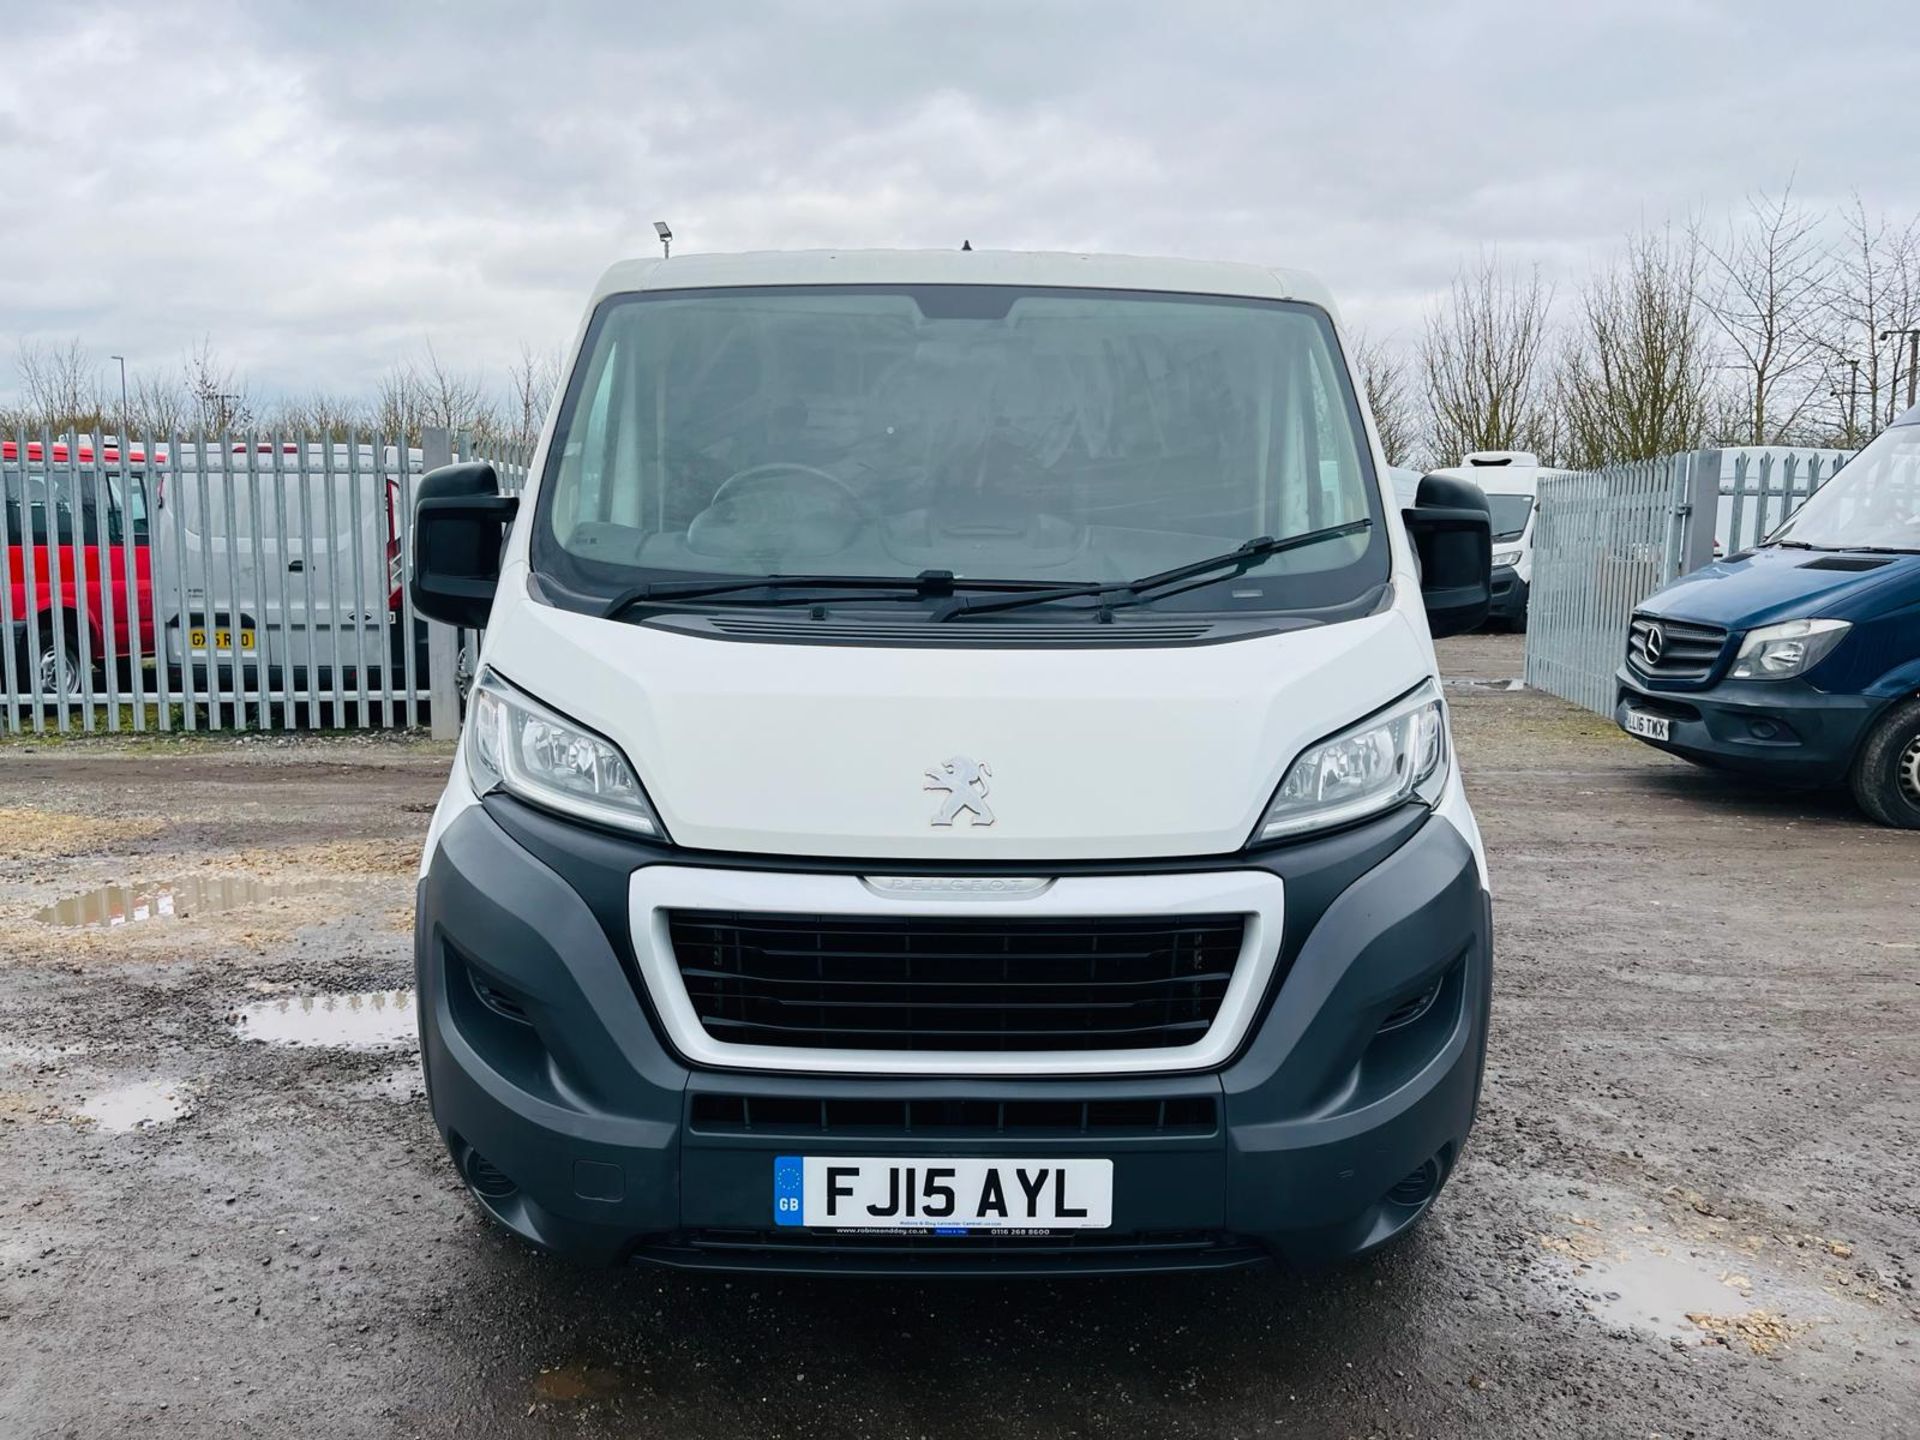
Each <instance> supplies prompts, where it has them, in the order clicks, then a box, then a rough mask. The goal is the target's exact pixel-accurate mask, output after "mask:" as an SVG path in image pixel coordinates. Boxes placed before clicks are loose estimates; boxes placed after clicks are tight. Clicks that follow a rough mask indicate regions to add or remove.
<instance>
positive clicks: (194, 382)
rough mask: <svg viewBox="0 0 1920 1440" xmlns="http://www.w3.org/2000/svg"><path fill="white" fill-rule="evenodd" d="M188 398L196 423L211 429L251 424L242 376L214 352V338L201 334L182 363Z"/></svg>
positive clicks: (242, 427) (230, 428)
mask: <svg viewBox="0 0 1920 1440" xmlns="http://www.w3.org/2000/svg"><path fill="white" fill-rule="evenodd" d="M182 368H183V370H184V372H185V376H186V383H187V399H188V401H189V403H190V404H191V405H192V406H193V411H194V419H195V421H196V423H198V424H199V425H200V426H202V427H203V428H204V429H206V430H207V431H209V432H211V433H215V434H219V433H224V432H226V431H230V430H245V429H247V428H248V427H249V426H251V425H252V424H253V419H254V414H253V401H252V400H251V398H249V396H248V394H247V382H246V380H245V378H244V377H240V376H236V375H235V374H234V371H233V367H232V366H231V365H228V364H226V363H225V362H223V361H222V360H221V359H220V358H219V356H218V355H216V354H215V353H214V349H213V338H212V337H211V336H207V335H203V336H201V337H200V342H199V343H198V344H197V345H195V346H194V347H193V348H192V349H191V350H189V351H188V352H187V358H186V360H185V362H184V364H183V367H182Z"/></svg>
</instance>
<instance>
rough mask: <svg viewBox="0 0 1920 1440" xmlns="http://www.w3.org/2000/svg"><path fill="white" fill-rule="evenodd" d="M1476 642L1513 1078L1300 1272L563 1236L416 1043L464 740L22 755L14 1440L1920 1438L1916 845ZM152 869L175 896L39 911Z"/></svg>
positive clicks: (11, 1263) (12, 839)
mask: <svg viewBox="0 0 1920 1440" xmlns="http://www.w3.org/2000/svg"><path fill="white" fill-rule="evenodd" d="M1442 648H1443V651H1444V653H1445V661H1446V666H1447V669H1448V672H1449V675H1450V677H1451V678H1450V684H1449V695H1450V697H1451V699H1452V700H1453V703H1454V707H1455V720H1456V726H1457V732H1458V737H1459V745H1460V750H1461V754H1462V756H1463V759H1464V763H1465V765H1466V767H1467V770H1468V778H1469V785H1470V788H1471V790H1472V793H1473V797H1474V802H1475V805H1476V808H1477V810H1478V812H1479V816H1480V819H1481V823H1482V825H1483V826H1484V828H1485V831H1486V837H1487V843H1488V847H1489V850H1490V852H1491V862H1492V867H1493V876H1494V889H1495V900H1496V907H1497V926H1498V960H1497V966H1498V969H1497V976H1496V981H1495V992H1496V993H1495V1002H1494V1029H1493V1037H1492V1047H1491V1057H1490V1062H1489V1064H1490V1069H1489V1075H1488V1083H1487V1090H1486V1097H1485V1102H1484V1105H1483V1108H1482V1112H1481V1117H1480V1124H1479V1128H1478V1129H1477V1130H1476V1132H1475V1135H1474V1139H1473V1142H1472V1144H1471V1145H1470V1146H1469V1148H1468V1150H1467V1152H1466V1154H1465V1157H1464V1159H1463V1161H1462V1163H1461V1166H1460V1168H1459V1170H1458V1172H1457V1174H1456V1176H1455V1178H1454V1180H1453V1183H1452V1184H1451V1186H1450V1187H1449V1189H1448V1191H1447V1193H1446V1194H1445V1195H1444V1196H1443V1197H1442V1199H1441V1201H1440V1204H1439V1206H1438V1207H1437V1209H1436V1211H1435V1212H1434V1214H1433V1215H1432V1217H1431V1219H1430V1220H1429V1222H1428V1223H1427V1225H1426V1226H1425V1227H1424V1229H1423V1230H1422V1231H1421V1232H1420V1233H1419V1235H1418V1236H1417V1237H1416V1238H1414V1239H1413V1240H1411V1241H1410V1242H1409V1243H1408V1244H1406V1245H1404V1246H1402V1247H1401V1248H1399V1249H1398V1250H1396V1251H1395V1252H1393V1253H1392V1254H1390V1255H1388V1256H1387V1257H1385V1258H1383V1259H1382V1260H1380V1261H1378V1262H1376V1263H1374V1264H1371V1265H1367V1266H1362V1267H1359V1268H1356V1269H1353V1270H1350V1271H1346V1272H1342V1273H1339V1274H1336V1275H1333V1276H1320V1277H1315V1278H1309V1279H1300V1278H1295V1277H1292V1276H1289V1275H1286V1274H1283V1273H1279V1272H1275V1271H1266V1272H1255V1273H1247V1274H1240V1275H1234V1276H1229V1277H1213V1278H1195V1279H1177V1280H1176V1279H1157V1280H1152V1281H1087V1282H1080V1283H1059V1284H1036V1283H1014V1282H1006V1283H997V1284H988V1283H960V1284H948V1285H932V1284H907V1283H887V1284H882V1283H875V1282H840V1283H828V1282H798V1281H754V1280H750V1279H740V1278H736V1279H734V1280H732V1281H731V1282H729V1281H727V1280H723V1279H704V1278H697V1277H679V1276H673V1275H666V1274H660V1273H654V1272H641V1271H636V1272H632V1273H619V1274H605V1273H589V1272H581V1271H577V1270H574V1269H572V1268H569V1267H568V1266H566V1265H563V1264H559V1263H556V1262H553V1261H551V1260H547V1259H543V1258H541V1257H539V1256H536V1255H534V1254H531V1253H530V1252H528V1251H526V1250H525V1249H523V1248H522V1247H521V1246H519V1245H518V1244H517V1243H515V1242H513V1241H511V1240H509V1239H507V1238H505V1237H502V1236H501V1235H499V1234H497V1233H495V1232H494V1231H493V1230H492V1229H491V1228H489V1227H488V1226H487V1225H486V1224H484V1223H483V1222H482V1221H481V1220H480V1219H478V1218H477V1216H476V1214H475V1212H474V1211H473V1210H472V1209H471V1208H470V1207H469V1206H468V1205H467V1203H466V1201H465V1200H464V1198H463V1196H462V1193H461V1191H460V1189H459V1188H458V1186H457V1185H456V1184H455V1182H454V1178H453V1174H452V1170H451V1168H450V1166H449V1165H448V1163H447V1161H446V1158H445V1156H444V1154H443V1153H442V1151H441V1149H440V1147H439V1145H438V1143H437V1141H436V1139H435V1137H434V1135H433V1133H432V1130H431V1126H430V1123H429V1121H428V1118H427V1114H426V1109H425V1104H424V1101H423V1100H422V1099H421V1097H420V1092H419V1086H418V1079H417V1069H416V1067H415V1064H414V1059H413V1054H412V1051H411V1049H410V1048H409V1047H408V1044H407V1043H406V1042H404V1041H402V1042H400V1043H397V1044H396V1043H393V1042H394V1037H395V1036H396V1035H404V1033H405V1031H406V1029H407V1026H408V1025H409V1024H410V1015H409V1011H408V1003H409V997H408V996H407V995H406V994H405V993H404V989H403V987H405V986H406V985H407V984H408V982H409V979H410V971H411V959H410V953H409V937H408V933H407V926H408V923H409V922H408V915H409V901H410V895H411V874H412V867H413V862H414V858H415V855H416V853H417V848H418V844H419V840H420V836H421V834H422V833H423V831H424V829H425V826H426V821H427V813H428V810H429V808H430V806H431V803H432V801H433V798H434V796H435V794H436V792H437V791H438V788H439V785H440V777H441V774H442V771H443V770H444V767H445V764H446V753H447V752H446V750H445V748H444V747H434V746H431V745H426V744H423V743H418V742H414V743H402V742H391V741H375V742H367V741H341V740H306V741H299V742H291V743H289V742H286V741H280V740H272V741H253V742H248V743H234V742H231V741H206V740H199V741H179V742H143V743H138V744H130V743H126V742H108V741H98V742H84V743H67V744H59V745H54V744H39V745H34V744H25V743H11V744H6V745H0V830H3V831H4V833H5V834H6V836H7V844H6V845H5V847H4V849H3V851H0V1436H5V1437H12V1436H39V1435H48V1436H95V1435H99V1436H119V1435H125V1434H129V1433H138V1434H141V1435H156V1436H174V1435H182V1436H216V1435H218V1436H226V1435H287V1434H301V1435H314V1436H336V1435H337V1436H385V1435H431V1436H442V1435H473V1434H480V1435H488V1436H523V1435H525V1436H554V1435H641V1436H676V1437H678V1436H733V1435H748V1434H751V1435H768V1436H775V1435H778V1436H807V1435H821V1436H847V1435H874V1436H901V1437H915V1436H940V1437H945V1436H975V1435H977V1436H995V1437H1002V1436H1029V1435H1033V1436H1041V1435H1048V1436H1051V1435H1080V1434H1094V1435H1116V1436H1134V1435H1154V1436H1175V1435H1208V1436H1255V1435H1300V1434H1306V1435H1336V1436H1349V1435H1350V1436H1376V1435H1377V1436H1394V1437H1398V1436H1433V1435H1445V1436H1451V1435H1465V1434H1469V1433H1475V1434H1499V1435H1507V1434H1514V1435H1542V1436H1565V1435H1569V1434H1601V1435H1620V1436H1650V1435H1656V1434H1657V1435H1663V1436H1719V1435H1728V1436H1733V1435H1739V1436H1769V1435H1789V1436H1794V1437H1796V1440H1804V1437H1807V1436H1810V1435H1819V1436H1826V1435H1849V1434H1853V1435H1867V1436H1886V1435H1900V1434H1920V1357H1917V1356H1916V1348H1917V1347H1916V1346H1915V1345H1914V1344H1913V1341H1914V1339H1915V1337H1916V1336H1917V1335H1920V1298H1917V1297H1916V1294H1915V1291H1914V1270H1915V1269H1916V1267H1920V1206H1917V1205H1916V1200H1915V1197H1916V1196H1917V1195H1920V1098H1917V1095H1920V1083H1917V1082H1920V1022H1916V1019H1915V1016H1916V1014H1917V1013H1920V989H1917V988H1916V987H1917V986H1920V927H1916V926H1915V924H1914V918H1915V909H1914V888H1913V886H1914V877H1915V875H1916V874H1920V836H1916V835H1910V834H1894V833H1891V832H1887V831H1883V830H1878V829H1875V828H1873V827H1872V826H1870V825H1868V824H1866V823H1865V822H1864V821H1862V820H1861V819H1860V818H1859V817H1858V816H1857V815H1855V814H1854V813H1853V811H1852V810H1851V808H1850V807H1849V806H1848V805H1847V804H1846V803H1844V802H1843V801H1841V800H1838V799H1832V798H1827V797H1817V796H1815V797H1808V796H1794V795H1782V794H1772V793H1767V792H1764V791H1757V790H1754V789H1751V788H1747V787H1743V786H1739V785H1736V784H1734V783H1731V782H1728V781H1726V780H1722V779H1718V778H1715V777H1713V776H1710V775H1707V774H1705V773H1703V772H1699V771H1695V770H1693V769H1691V768H1690V767H1687V766H1685V765H1682V764H1680V763H1678V762H1675V761H1671V760H1669V759H1666V758H1665V757H1662V756H1660V755H1658V754H1656V753H1654V752H1652V751H1651V750H1648V749H1646V748H1644V747H1641V746H1639V745H1637V744H1635V743H1633V742H1631V741H1629V740H1627V739H1625V738H1624V737H1622V736H1620V735H1618V734H1617V733H1615V732H1614V731H1613V730H1612V728H1611V727H1610V726H1608V725H1607V724H1605V723H1604V722H1602V721H1600V720H1598V719H1596V718H1594V717H1590V716H1588V715H1585V714H1584V713H1582V712H1579V711H1576V710H1573V709H1572V708H1570V707H1568V706H1566V705H1563V704H1561V703H1560V702H1558V701H1556V700H1553V699H1551V698H1548V697H1545V696H1541V695H1536V694H1532V693H1527V692H1516V691H1513V690H1510V689H1508V688H1506V682H1507V681H1509V680H1510V679H1511V678H1512V677H1513V676H1515V675H1517V674H1518V673H1519V669H1520V661H1521V640H1520V639H1519V637H1509V636H1488V637H1471V638H1468V639H1463V640H1459V641H1451V642H1448V643H1447V644H1445V645H1444V646H1443V647H1442ZM160 752H166V753H165V754H164V758H161V754H160ZM222 880H226V881H227V882H228V883H227V884H226V885H225V886H224V887H223V886H222V885H221V884H220V883H219V882H220V881H222ZM126 881H135V882H147V883H146V884H144V885H142V886H139V887H136V889H137V890H138V892H139V893H138V894H137V895H135V896H133V897H123V899H122V901H121V903H122V904H123V905H126V906H128V907H129V908H131V907H137V906H139V905H141V904H143V903H144V905H145V906H146V907H147V913H149V914H151V913H153V912H154V911H155V910H157V909H160V908H162V907H163V905H164V904H166V903H171V905H172V907H173V909H174V912H175V913H174V914H173V915H171V916H169V917H161V918H155V919H148V920H140V919H130V920H129V921H128V923H126V924H124V925H120V926H113V927H107V928H94V929H90V930H87V929H62V928H58V927H56V926H54V925H51V924H49V923H46V922H43V921H41V920H38V919H36V918H35V914H36V912H37V911H38V910H39V908H40V907H42V906H46V905H50V904H52V903H53V902H55V901H58V900H60V899H62V898H65V897H69V896H73V895H77V894H79V893H81V892H85V891H87V890H89V889H90V888H91V887H95V886H99V885H103V884H108V883H114V882H126ZM156 882H167V883H166V884H165V885H164V886H162V885H159V884H158V883H156ZM163 889H164V890H165V891H167V892H168V893H169V894H170V895H171V897H172V899H171V901H170V902H167V901H163V900H162V899H161V891H162V890H163ZM223 905H225V906H230V907H232V908H224V909H223V908H222V906H223ZM132 913H133V914H136V915H137V914H138V913H140V912H139V911H138V910H137V909H132ZM336 992H337V993H341V994H349V995H356V996H359V997H361V998H359V999H357V1000H352V1001H347V1000H339V1001H332V1002H329V1001H327V1000H325V999H322V1000H320V1001H318V1002H309V1001H307V1000H304V999H303V998H302V997H311V996H315V995H320V996H325V995H329V994H333V993H336ZM301 1033H307V1034H309V1035H310V1036H312V1037H316V1038H321V1039H326V1038H331V1039H333V1040H336V1041H337V1040H341V1039H353V1040H355V1041H356V1043H359V1044H361V1045H362V1046H364V1047H366V1048H357V1049H356V1048H347V1047H344V1046H342V1045H339V1044H314V1045H308V1046H304V1047H303V1046H296V1045H283V1044H274V1043H265V1042H264V1041H263V1039H262V1038H261V1037H264V1036H271V1035H280V1034H291V1035H298V1034H301Z"/></svg>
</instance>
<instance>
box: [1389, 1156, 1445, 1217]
mask: <svg viewBox="0 0 1920 1440" xmlns="http://www.w3.org/2000/svg"><path fill="white" fill-rule="evenodd" d="M1439 1188H1440V1162H1439V1160H1438V1159H1433V1160H1429V1161H1427V1163H1426V1164H1424V1165H1422V1166H1421V1167H1420V1168H1419V1169H1418V1170H1416V1171H1414V1172H1413V1173H1412V1174H1411V1175H1409V1176H1407V1177H1406V1178H1405V1179H1404V1180H1402V1181H1400V1182H1399V1183H1398V1184H1397V1185H1395V1186H1394V1187H1393V1188H1392V1189H1391V1190H1389V1191H1387V1196H1386V1198H1387V1203H1388V1204H1390V1205H1402V1206H1405V1207H1406V1208H1407V1209H1409V1210H1412V1209H1416V1208H1418V1207H1419V1206H1421V1205H1424V1204H1426V1203H1427V1202H1428V1201H1429V1200H1431V1199H1432V1198H1433V1197H1434V1193H1435V1192H1436V1191H1437V1190H1439Z"/></svg>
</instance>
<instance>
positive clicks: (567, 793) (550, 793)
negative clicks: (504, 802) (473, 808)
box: [465, 669, 667, 840]
mask: <svg viewBox="0 0 1920 1440" xmlns="http://www.w3.org/2000/svg"><path fill="white" fill-rule="evenodd" d="M470 703H471V707H472V708H471V709H470V711H469V712H468V715H467V734H466V741H465V744H466V747H467V750H466V754H467V773H468V775H469V776H471V777H472V780H473V788H474V789H475V790H476V791H478V792H479V793H480V794H482V795H484V794H486V793H487V792H488V791H490V790H504V791H506V792H507V794H509V795H513V796H517V797H518V798H519V799H522V800H525V801H527V802H528V803H529V804H532V805H539V806H543V807H544V808H546V809H548V810H557V811H559V812H560V813H561V814H563V815H571V816H575V817H577V818H579V819H581V820H589V821H592V822H593V823H594V824H596V825H606V826H609V827H611V828H613V829H616V830H627V831H631V832H632V833H633V834H635V835H644V836H646V837H648V838H649V839H652V840H664V839H666V838H667V832H666V827H665V826H663V825H662V824H661V823H660V817H659V816H658V815H656V814H654V811H653V804H652V802H651V801H649V800H648V799H647V792H646V791H645V790H643V789H641V788H640V780H639V777H638V776H636V775H635V774H634V773H633V766H631V765H629V764H628V763H627V757H626V756H624V755H622V754H621V753H620V749H619V747H618V746H616V745H614V744H613V743H612V742H611V741H609V740H604V739H602V738H601V737H600V736H598V735H596V734H594V733H593V732H592V731H591V730H587V729H584V728H583V727H581V726H579V725H576V724H574V723H573V721H571V720H568V719H566V718H564V717H562V716H560V715H556V714H555V713H554V712H553V711H551V710H549V709H547V707H546V706H544V705H542V704H541V703H540V702H539V701H537V700H535V699H534V698H533V697H532V696H530V695H528V694H527V693H526V692H525V691H522V690H516V689H515V688H514V687H513V686H511V685H509V684H508V683H507V682H506V681H504V680H502V679H501V678H500V677H499V676H498V675H496V674H494V673H493V671H492V670H490V669H488V670H482V671H481V672H480V678H479V680H478V681H476V682H475V683H474V687H473V695H472V698H471V702H470Z"/></svg>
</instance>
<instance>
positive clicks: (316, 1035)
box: [228, 988, 419, 1050]
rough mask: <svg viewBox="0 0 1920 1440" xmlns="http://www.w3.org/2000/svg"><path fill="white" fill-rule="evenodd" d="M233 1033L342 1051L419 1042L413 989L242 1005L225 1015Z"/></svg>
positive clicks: (297, 997)
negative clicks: (227, 1015) (230, 1013)
mask: <svg viewBox="0 0 1920 1440" xmlns="http://www.w3.org/2000/svg"><path fill="white" fill-rule="evenodd" d="M228 1022H229V1025H230V1027H231V1029H232V1031H233V1033H234V1034H235V1035H237V1036H238V1037H239V1038H240V1039H242V1040H260V1041H264V1042H266V1043H267V1044H269V1045H298V1046H309V1047H332V1048H335V1049H342V1050H391V1049H399V1048H401V1047H403V1046H404V1047H408V1048H411V1047H412V1046H413V1045H415V1044H416V1043H417V1041H418V1036H419V1030H418V1026H417V1024H416V1023H415V1020H414V1008H413V991H412V990H411V989H406V988H403V989H399V990H364V991H357V992H353V993H347V992H341V991H330V992H325V993H322V994H318V995H289V996H285V997H282V998H281V999H278V1000H262V1001H258V1002H256V1003H255V1004H252V1005H243V1006H241V1007H240V1008H239V1009H238V1010H235V1011H234V1012H233V1014H232V1015H230V1016H229V1017H228Z"/></svg>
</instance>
